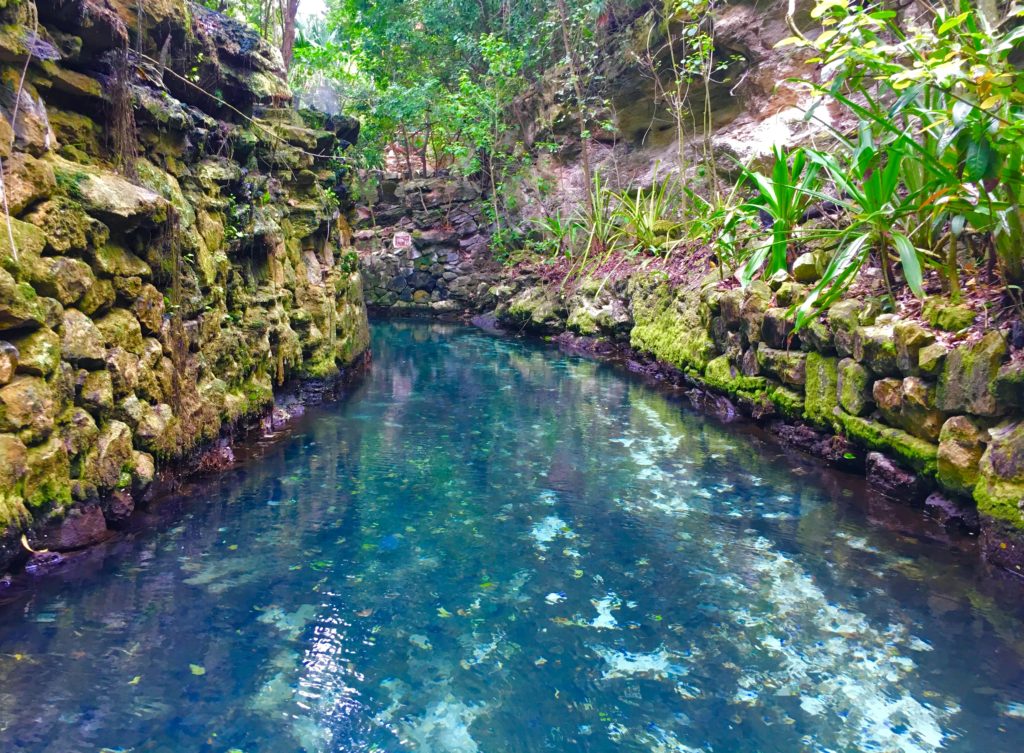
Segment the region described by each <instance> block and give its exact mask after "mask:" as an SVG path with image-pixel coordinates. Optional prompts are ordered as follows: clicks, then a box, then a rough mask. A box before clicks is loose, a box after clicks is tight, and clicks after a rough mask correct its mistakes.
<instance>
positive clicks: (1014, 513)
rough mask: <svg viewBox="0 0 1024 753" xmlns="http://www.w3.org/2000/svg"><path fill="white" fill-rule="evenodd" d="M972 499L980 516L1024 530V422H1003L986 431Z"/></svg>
mask: <svg viewBox="0 0 1024 753" xmlns="http://www.w3.org/2000/svg"><path fill="white" fill-rule="evenodd" d="M974 499H975V500H976V501H977V503H978V511H979V512H980V513H982V514H983V515H988V516H989V517H992V518H996V519H998V520H1002V521H1006V522H1008V523H1010V524H1011V525H1012V526H1014V527H1015V528H1017V529H1020V528H1024V421H1006V422H1004V423H1002V424H1000V425H998V426H996V427H994V428H993V429H990V430H989V442H988V446H987V447H986V448H985V452H984V453H983V454H982V456H981V460H980V461H979V462H978V478H977V482H976V484H975V487H974Z"/></svg>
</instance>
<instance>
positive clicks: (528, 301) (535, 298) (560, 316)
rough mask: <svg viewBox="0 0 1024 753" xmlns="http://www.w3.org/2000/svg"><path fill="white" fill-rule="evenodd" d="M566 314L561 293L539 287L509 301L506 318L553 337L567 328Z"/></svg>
mask: <svg viewBox="0 0 1024 753" xmlns="http://www.w3.org/2000/svg"><path fill="white" fill-rule="evenodd" d="M428 300H429V295H428ZM566 314H567V311H566V308H565V303H564V302H563V301H562V300H561V295H560V293H559V292H558V291H557V290H555V289H554V288H550V289H549V288H546V287H543V286H538V287H530V288H527V289H526V290H524V291H523V292H522V293H520V294H519V295H517V296H516V297H515V298H513V299H512V300H511V301H509V304H508V311H507V314H506V316H507V318H508V320H509V321H510V322H513V323H515V324H518V325H519V326H521V327H523V328H524V329H527V330H529V331H531V332H535V333H537V334H545V335H551V334H556V333H557V332H560V331H561V330H562V328H563V327H564V326H565V318H566Z"/></svg>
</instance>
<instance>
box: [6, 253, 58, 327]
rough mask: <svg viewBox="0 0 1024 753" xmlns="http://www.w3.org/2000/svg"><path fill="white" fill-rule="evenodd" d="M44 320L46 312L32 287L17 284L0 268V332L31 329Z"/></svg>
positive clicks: (20, 283) (40, 324)
mask: <svg viewBox="0 0 1024 753" xmlns="http://www.w3.org/2000/svg"><path fill="white" fill-rule="evenodd" d="M3 235H5V234H4V233H0V236H3ZM46 318H47V316H46V310H45V309H44V308H43V306H42V305H41V303H40V301H39V296H38V295H37V294H36V291H35V290H34V289H33V288H32V286H31V285H29V284H28V283H27V282H17V281H16V280H15V279H14V277H13V276H12V275H11V273H10V272H8V271H7V270H6V269H2V268H0V331H4V330H13V329H23V328H27V329H32V328H35V327H39V326H42V325H44V324H45V323H46Z"/></svg>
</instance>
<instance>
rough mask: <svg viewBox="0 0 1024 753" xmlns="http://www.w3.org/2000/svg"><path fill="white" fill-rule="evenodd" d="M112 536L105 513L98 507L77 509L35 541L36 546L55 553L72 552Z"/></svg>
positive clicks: (91, 506)
mask: <svg viewBox="0 0 1024 753" xmlns="http://www.w3.org/2000/svg"><path fill="white" fill-rule="evenodd" d="M109 536H110V532H109V531H108V530H107V523H106V520H105V519H104V517H103V511H102V510H101V509H100V508H99V507H97V506H96V505H89V506H86V507H76V508H74V509H72V510H70V511H69V512H68V514H67V515H66V516H65V517H64V518H63V519H62V520H61V521H60V522H59V523H58V524H57V525H56V527H55V528H54V529H53V530H50V531H47V532H46V533H45V534H44V535H43V536H41V537H40V538H39V539H37V540H36V541H35V546H36V547H37V548H41V549H48V550H52V551H55V552H70V551H74V550H76V549H84V548H85V547H88V546H92V545H94V544H98V543H99V542H101V541H103V540H104V539H106V538H108V537H109Z"/></svg>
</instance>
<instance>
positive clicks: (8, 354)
mask: <svg viewBox="0 0 1024 753" xmlns="http://www.w3.org/2000/svg"><path fill="white" fill-rule="evenodd" d="M18 358H19V354H18V349H17V348H16V347H15V346H14V345H13V344H12V343H9V342H7V341H6V340H0V387H2V386H3V385H5V384H7V383H8V382H10V381H11V380H12V379H14V374H15V373H16V372H17V371H18Z"/></svg>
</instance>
